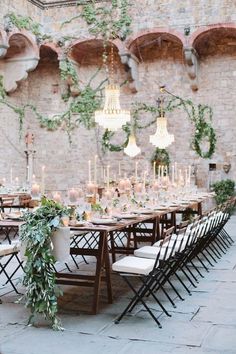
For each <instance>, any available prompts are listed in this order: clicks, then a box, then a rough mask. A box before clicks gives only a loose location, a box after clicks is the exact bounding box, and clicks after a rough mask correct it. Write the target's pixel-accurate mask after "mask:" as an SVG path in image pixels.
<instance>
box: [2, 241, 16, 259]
mask: <svg viewBox="0 0 236 354" xmlns="http://www.w3.org/2000/svg"><path fill="white" fill-rule="evenodd" d="M19 250H20V243H14V244H11V245H10V244H9V245H8V244H4V245H0V257H3V256H8V255H9V254H12V253H15V252H19Z"/></svg>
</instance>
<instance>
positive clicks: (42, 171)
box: [41, 166, 45, 194]
mask: <svg viewBox="0 0 236 354" xmlns="http://www.w3.org/2000/svg"><path fill="white" fill-rule="evenodd" d="M44 192H45V166H42V170H41V193H42V194H44Z"/></svg>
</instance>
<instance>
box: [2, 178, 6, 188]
mask: <svg viewBox="0 0 236 354" xmlns="http://www.w3.org/2000/svg"><path fill="white" fill-rule="evenodd" d="M5 184H6V178H5V177H3V179H2V185H3V186H5Z"/></svg>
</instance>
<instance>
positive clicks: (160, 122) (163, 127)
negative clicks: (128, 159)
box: [150, 98, 175, 149]
mask: <svg viewBox="0 0 236 354" xmlns="http://www.w3.org/2000/svg"><path fill="white" fill-rule="evenodd" d="M157 102H158V107H159V109H160V117H157V130H156V133H155V134H154V135H150V143H151V144H153V145H154V146H156V147H158V148H159V149H165V148H166V147H167V146H169V145H170V144H172V143H173V142H174V141H175V137H174V135H173V134H169V132H168V130H167V119H166V117H165V116H164V114H163V108H162V104H163V98H161V99H160V98H159V99H158V101H157Z"/></svg>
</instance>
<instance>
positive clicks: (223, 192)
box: [212, 179, 235, 204]
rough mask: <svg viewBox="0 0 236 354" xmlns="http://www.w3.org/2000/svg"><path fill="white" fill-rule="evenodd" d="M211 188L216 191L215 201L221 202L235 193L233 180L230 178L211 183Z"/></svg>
mask: <svg viewBox="0 0 236 354" xmlns="http://www.w3.org/2000/svg"><path fill="white" fill-rule="evenodd" d="M212 189H213V191H214V192H215V193H216V196H215V200H216V203H217V204H222V203H224V202H226V201H227V200H228V198H229V197H232V196H233V195H234V194H235V190H234V189H235V182H234V181H232V180H231V179H226V180H224V181H219V182H215V183H214V184H213V185H212Z"/></svg>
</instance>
